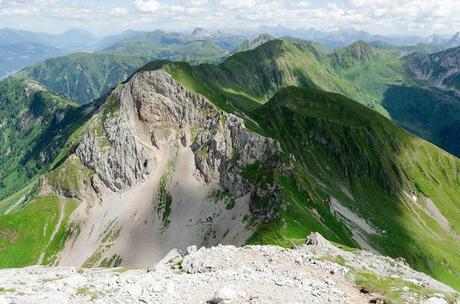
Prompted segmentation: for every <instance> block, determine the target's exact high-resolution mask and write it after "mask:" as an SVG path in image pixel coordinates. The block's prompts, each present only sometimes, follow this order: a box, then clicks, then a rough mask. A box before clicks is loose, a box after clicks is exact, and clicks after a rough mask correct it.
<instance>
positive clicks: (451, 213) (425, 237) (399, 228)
mask: <svg viewBox="0 0 460 304" xmlns="http://www.w3.org/2000/svg"><path fill="white" fill-rule="evenodd" d="M277 43H278V44H279V45H281V46H282V45H283V43H281V42H277ZM259 51H260V50H259ZM272 55H273V56H271V58H276V55H275V54H272ZM240 56H242V55H240ZM256 58H257V57H256ZM283 58H284V57H283ZM241 61H243V62H244V60H239V61H237V62H238V64H240V62H241ZM250 62H256V61H254V58H253V59H251V61H248V62H247V63H241V66H240V67H239V68H238V69H239V70H240V71H241V70H243V71H242V72H241V73H240V74H237V73H236V72H235V74H232V72H231V71H232V68H230V67H229V66H232V65H234V64H237V63H233V64H232V65H229V63H228V62H225V63H224V64H222V65H220V66H217V67H216V66H212V67H209V66H200V67H191V66H188V65H186V64H177V63H173V64H168V63H166V64H165V63H164V62H163V63H154V64H152V65H150V66H146V67H145V69H151V68H154V66H155V65H156V67H157V68H158V67H159V66H163V68H164V69H165V70H167V71H168V72H170V73H171V74H172V75H173V77H175V78H176V79H177V80H178V81H180V82H181V83H182V84H184V85H185V86H186V87H187V88H189V89H191V90H193V91H196V92H198V93H201V94H203V95H205V96H207V97H208V98H209V99H210V100H211V101H212V102H214V103H215V104H216V105H217V106H219V107H221V108H222V109H224V110H226V111H229V112H233V113H236V114H238V115H240V116H242V117H243V118H246V122H247V124H248V126H250V127H251V129H253V130H255V131H257V132H259V133H262V134H264V135H266V136H270V137H274V138H276V139H278V140H279V141H280V142H281V143H282V146H283V151H284V152H285V155H284V157H285V160H286V161H287V162H289V163H290V167H292V169H291V170H289V171H287V172H271V173H269V174H272V175H273V178H274V179H276V181H277V182H278V183H279V184H280V185H281V186H282V188H283V189H284V199H285V204H286V206H285V208H282V210H281V211H280V212H281V219H280V220H278V221H274V222H271V223H270V224H264V225H261V226H260V227H259V229H258V230H257V232H256V233H255V234H254V235H253V237H252V238H251V240H250V242H252V243H276V244H280V245H284V246H290V245H292V244H298V243H301V242H302V241H303V240H304V238H305V236H306V235H307V233H308V232H310V231H320V232H321V233H323V234H324V235H325V236H327V237H328V238H329V239H331V240H334V241H337V242H340V243H343V244H346V245H349V246H357V242H356V237H355V238H354V239H353V234H356V231H354V229H353V225H351V226H350V224H349V223H347V221H346V220H344V219H343V218H341V217H340V216H339V217H337V216H334V215H333V214H332V211H331V200H332V198H334V199H336V200H337V201H339V202H340V204H341V205H343V206H345V207H346V208H348V209H349V210H350V211H352V212H353V213H354V214H355V215H357V216H359V218H361V219H365V221H367V223H368V224H369V225H370V226H371V227H374V228H375V233H371V234H365V235H366V237H365V239H367V242H368V243H369V244H371V246H372V247H374V248H375V249H377V250H378V251H380V252H382V253H384V254H388V255H391V256H403V257H405V258H406V259H407V260H408V262H409V263H410V264H411V265H412V266H414V267H415V268H417V269H419V270H422V271H425V272H427V273H430V274H432V275H434V276H435V277H436V278H438V279H440V280H443V281H445V282H448V283H450V284H452V285H453V286H455V287H457V288H460V280H459V279H458V277H460V255H459V252H460V245H459V244H460V243H459V233H460V231H459V228H458V225H459V223H460V217H459V215H458V214H460V212H459V211H460V182H459V172H460V171H459V170H460V169H459V168H460V162H459V160H458V159H457V158H455V157H453V156H450V155H449V154H447V153H445V152H444V151H442V150H440V149H439V148H437V147H435V146H433V145H432V144H430V143H428V142H426V141H424V140H421V139H419V138H417V137H416V136H414V135H412V134H410V133H408V132H407V131H404V130H403V129H401V128H399V127H397V126H396V125H395V124H394V123H392V122H391V121H390V120H388V119H387V118H385V117H384V116H382V115H380V114H378V113H377V112H375V111H372V110H371V109H369V108H368V107H365V106H362V105H360V104H359V103H357V102H355V101H353V100H350V99H348V98H346V97H344V96H342V95H338V94H332V93H327V92H325V91H321V90H318V89H301V88H294V87H289V88H285V89H281V88H282V87H283V86H285V87H287V86H288V84H294V85H297V86H304V87H309V86H310V87H314V88H321V86H320V85H317V84H316V83H314V82H313V81H311V82H310V83H307V82H306V81H303V82H301V81H300V80H299V78H296V77H295V76H293V75H292V74H291V73H290V72H289V73H288V72H286V73H287V74H283V73H282V72H280V74H277V73H278V72H276V73H273V72H270V73H263V72H262V71H265V72H266V70H264V68H261V69H260V70H259V69H258V68H254V69H251V68H248V66H250ZM225 64H227V65H225ZM272 64H273V63H267V65H269V66H271V65H272ZM254 65H255V64H254ZM257 67H259V66H258V65H257ZM245 68H246V69H249V70H251V72H246V71H244V69H245ZM203 69H206V72H205V71H203ZM286 70H288V69H286ZM323 72H324V71H323ZM246 73H247V74H246ZM251 75H256V76H251ZM390 76H391V75H390ZM256 83H257V84H256ZM334 84H335V83H328V85H330V86H333V85H334ZM322 85H323V86H324V83H323V84H322ZM279 89H281V90H280V91H278V93H276V94H275V95H274V96H273V97H272V96H271V95H272V92H275V91H277V90H279ZM372 94H375V95H378V94H379V91H378V90H377V91H375V92H373V93H372ZM270 97H272V98H271V99H270ZM268 99H270V101H269V102H268V103H266V104H264V105H261V104H263V103H264V102H265V101H266V100H268ZM248 170H254V171H255V172H264V171H263V170H264V168H258V167H257V166H256V167H253V168H248ZM264 174H267V172H265V173H264ZM250 176H251V174H250ZM252 176H257V174H253V175H252ZM414 197H415V200H414ZM427 199H429V200H431V201H432V202H433V203H434V204H435V206H436V207H437V209H438V210H439V212H440V213H441V214H442V216H444V217H445V218H447V220H448V221H449V223H450V227H447V228H446V227H444V228H443V227H442V226H441V225H440V224H439V220H437V219H435V217H434V216H433V215H432V214H430V212H429V211H427V207H426V204H425V201H426V200H427ZM355 228H356V227H355ZM452 249H455V250H452Z"/></svg>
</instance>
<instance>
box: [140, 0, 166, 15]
mask: <svg viewBox="0 0 460 304" xmlns="http://www.w3.org/2000/svg"><path fill="white" fill-rule="evenodd" d="M134 6H135V7H136V8H137V9H138V10H140V11H141V12H143V13H153V12H156V11H157V10H158V9H160V7H161V5H160V3H159V2H158V1H156V0H134Z"/></svg>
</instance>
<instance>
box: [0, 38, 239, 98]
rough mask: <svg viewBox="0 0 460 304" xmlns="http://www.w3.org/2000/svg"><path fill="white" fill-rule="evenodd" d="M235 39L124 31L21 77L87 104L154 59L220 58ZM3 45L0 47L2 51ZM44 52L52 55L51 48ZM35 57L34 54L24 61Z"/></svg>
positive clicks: (35, 67)
mask: <svg viewBox="0 0 460 304" xmlns="http://www.w3.org/2000/svg"><path fill="white" fill-rule="evenodd" d="M71 32H72V33H73V35H74V36H78V35H80V36H82V35H86V34H85V32H82V33H80V32H79V31H71ZM239 39H240V38H238V36H236V35H233V34H230V33H224V32H219V33H215V34H213V37H212V38H210V39H205V40H202V39H198V38H196V37H195V38H194V37H191V36H189V35H184V34H175V33H165V32H160V31H156V32H137V31H127V32H124V33H122V34H120V35H115V36H110V37H106V38H105V39H104V40H102V41H100V43H99V46H103V45H107V44H111V43H112V42H114V41H119V40H121V41H122V42H120V43H116V44H115V45H114V46H112V47H110V48H108V49H106V50H105V51H103V52H96V53H73V54H70V55H66V56H61V57H57V58H51V59H48V60H45V61H43V62H40V63H37V64H34V65H31V66H29V67H27V68H25V69H24V70H23V71H21V73H20V74H21V75H20V77H27V78H30V79H32V80H34V81H37V82H39V83H41V84H43V85H44V86H46V87H48V88H50V89H52V90H53V91H55V92H57V93H59V94H62V95H64V96H65V97H66V98H68V99H71V100H73V101H75V102H77V103H79V104H85V103H89V102H91V101H92V100H94V99H97V98H98V97H100V96H102V95H104V94H105V93H107V92H108V91H109V90H110V89H111V88H112V87H114V86H115V85H116V84H118V83H120V82H122V81H124V80H125V79H126V78H127V77H128V76H130V75H131V74H132V73H133V72H134V71H135V70H137V69H138V68H140V67H141V66H143V65H144V64H145V63H147V62H149V61H150V60H152V59H172V60H174V59H180V60H185V61H190V62H213V61H216V60H222V56H227V55H228V54H229V51H227V50H226V49H225V48H227V47H233V45H234V44H236V41H240V40H239ZM220 45H222V46H220ZM1 49H2V47H1V46H0V52H1ZM52 50H54V49H52ZM37 52H38V51H37ZM56 52H58V50H56ZM40 55H41V54H40ZM18 56H20V58H23V56H24V51H21V50H20V51H18ZM42 57H43V59H46V58H47V57H51V51H49V52H48V53H46V54H43V55H42ZM24 60H25V59H23V60H22V61H20V62H18V60H13V62H15V63H16V64H19V66H15V68H16V69H19V68H21V67H22V65H24V63H23V62H24ZM37 60H38V58H37V56H35V57H34V58H32V59H31V61H28V63H34V62H35V61H37ZM2 63H3V62H2V61H0V64H2ZM5 66H8V69H7V70H6V71H12V70H13V68H10V67H9V65H7V62H6V63H5Z"/></svg>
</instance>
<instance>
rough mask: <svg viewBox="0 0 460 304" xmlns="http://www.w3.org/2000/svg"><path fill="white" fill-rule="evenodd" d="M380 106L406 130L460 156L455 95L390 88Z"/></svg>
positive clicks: (459, 107)
mask: <svg viewBox="0 0 460 304" xmlns="http://www.w3.org/2000/svg"><path fill="white" fill-rule="evenodd" d="M382 105H383V107H384V108H385V109H386V110H387V111H388V113H389V114H390V116H391V118H392V119H393V120H394V121H396V122H397V123H398V124H399V125H401V126H402V127H404V128H405V129H407V130H410V131H411V132H413V133H415V134H417V135H418V136H420V137H422V138H424V139H426V140H428V141H430V142H432V143H434V144H436V145H438V146H440V147H441V148H443V149H445V150H446V151H448V152H450V153H452V154H453V155H456V156H460V129H459V125H460V98H459V97H458V96H456V95H455V93H453V92H446V91H442V90H439V89H435V88H433V89H422V88H418V87H407V86H390V87H389V88H388V90H387V91H386V92H385V94H384V98H383V102H382Z"/></svg>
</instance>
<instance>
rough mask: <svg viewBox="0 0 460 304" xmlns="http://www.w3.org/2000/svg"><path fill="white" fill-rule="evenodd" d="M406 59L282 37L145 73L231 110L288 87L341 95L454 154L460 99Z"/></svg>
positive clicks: (366, 47) (362, 47)
mask: <svg viewBox="0 0 460 304" xmlns="http://www.w3.org/2000/svg"><path fill="white" fill-rule="evenodd" d="M410 58H412V57H401V54H400V52H399V51H387V50H380V49H377V48H375V47H373V46H372V45H370V44H368V43H366V42H362V41H358V42H355V43H353V44H352V45H350V46H348V47H346V48H343V49H337V50H335V51H334V52H332V53H330V54H327V53H325V52H324V51H322V50H321V48H318V47H317V46H316V45H314V44H311V43H308V42H302V41H296V40H292V39H291V40H290V39H284V40H272V41H269V42H267V43H265V44H263V45H261V46H259V47H257V48H256V49H254V50H250V51H246V52H240V53H237V54H234V55H233V56H231V57H229V58H228V59H226V60H225V61H224V62H223V63H221V64H219V65H212V64H202V65H198V66H189V65H187V64H185V63H172V64H167V62H153V63H151V64H149V65H147V66H145V67H144V69H153V68H157V67H158V66H161V65H164V66H165V68H166V69H167V70H168V72H169V73H171V74H172V75H174V76H175V77H176V78H177V79H180V80H181V81H182V82H184V83H186V84H187V85H188V86H189V87H191V88H194V89H195V90H196V91H197V92H199V93H201V94H203V95H205V96H207V97H209V98H211V99H213V100H214V101H215V102H216V103H218V104H219V106H220V107H221V108H223V109H225V110H226V111H230V112H236V113H247V112H250V111H252V110H254V109H255V108H257V107H258V106H259V105H260V104H262V103H264V102H266V101H267V100H268V99H269V98H271V97H272V96H273V95H274V93H276V92H277V91H278V90H279V89H281V88H284V87H287V86H291V85H293V86H300V87H305V88H319V89H322V90H326V91H330V92H335V93H340V94H343V95H345V96H347V97H350V98H352V99H354V100H356V101H358V102H360V103H362V104H364V105H366V106H368V107H369V108H371V109H373V110H375V111H377V112H379V113H381V114H383V115H384V116H387V117H388V118H391V119H392V120H394V121H395V122H396V123H398V124H399V125H401V126H402V127H404V128H406V129H407V130H410V131H411V132H415V133H416V134H417V135H419V136H421V137H423V138H425V139H427V140H429V141H431V142H433V143H435V144H436V145H438V146H440V147H442V148H444V149H446V150H448V151H449V152H451V153H453V154H455V155H460V145H459V144H458V142H457V141H455V140H454V141H452V135H456V134H458V132H457V129H458V128H456V126H457V125H458V121H459V119H460V111H459V109H458V108H459V106H458V105H459V104H460V99H459V98H458V97H457V96H455V94H452V93H449V92H446V91H445V90H443V89H442V88H432V87H429V86H427V84H426V82H422V81H420V80H419V79H417V78H416V77H415V76H414V73H412V72H411V71H410V69H409V63H410V60H411V59H410ZM453 81H454V82H455V80H453ZM432 109H435V111H433V110H432ZM443 113H448V114H447V116H444V117H443V115H444V114H443ZM454 138H455V136H454Z"/></svg>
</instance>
